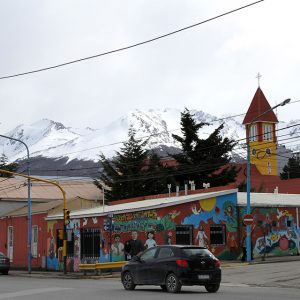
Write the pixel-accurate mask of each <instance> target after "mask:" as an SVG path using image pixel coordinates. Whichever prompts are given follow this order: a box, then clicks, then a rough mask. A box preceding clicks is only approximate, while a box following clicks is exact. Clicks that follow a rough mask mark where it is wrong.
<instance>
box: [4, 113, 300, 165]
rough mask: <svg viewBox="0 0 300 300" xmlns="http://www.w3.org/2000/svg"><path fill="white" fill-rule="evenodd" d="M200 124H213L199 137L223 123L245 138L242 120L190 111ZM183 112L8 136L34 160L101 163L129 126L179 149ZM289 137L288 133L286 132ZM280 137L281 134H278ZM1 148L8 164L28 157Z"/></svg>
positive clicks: (20, 129) (37, 125) (50, 124)
mask: <svg viewBox="0 0 300 300" xmlns="http://www.w3.org/2000/svg"><path fill="white" fill-rule="evenodd" d="M191 112H192V113H193V114H194V115H195V119H196V121H197V122H200V121H203V122H207V123H209V124H211V125H210V126H204V127H203V128H202V129H201V130H200V132H199V134H200V136H202V137H206V136H208V135H209V134H210V133H211V132H212V131H213V130H214V129H215V128H216V127H218V126H219V125H220V124H222V123H224V124H225V125H224V128H223V131H222V134H223V135H224V136H227V137H230V138H233V139H235V140H239V139H243V138H244V137H245V130H244V127H243V125H242V120H243V116H238V117H229V116H226V115H225V116H222V117H221V118H217V117H216V116H213V115H210V114H207V113H204V112H202V111H196V110H195V111H191ZM180 113H181V111H180V110H177V109H172V108H167V109H164V110H149V111H141V110H135V111H132V112H129V113H128V114H127V115H126V116H123V117H121V118H119V119H117V120H115V121H113V122H112V123H110V124H109V125H107V126H105V127H104V128H102V129H92V128H89V127H87V128H84V129H80V128H71V127H65V126H64V125H63V124H61V123H59V122H54V121H52V120H48V119H43V120H39V121H37V122H34V123H32V124H30V125H27V124H22V125H19V126H17V127H16V128H15V129H13V130H11V131H9V132H8V133H6V134H5V135H7V136H10V137H13V138H17V139H21V140H22V141H24V142H25V143H26V144H27V145H28V147H29V150H30V155H31V157H38V156H42V157H46V158H54V159H61V158H68V161H72V160H74V159H78V160H92V161H98V156H99V153H100V152H102V153H104V154H105V155H106V156H108V157H112V156H113V155H114V154H115V151H116V150H119V148H120V146H122V141H126V140H127V133H128V128H129V126H133V128H135V129H136V130H137V136H138V137H142V138H145V139H146V138H147V139H148V145H149V148H159V147H160V145H164V146H167V147H177V146H178V145H177V144H176V143H175V142H174V139H173V138H172V134H177V135H180ZM298 123H300V120H298V121H291V122H289V123H284V122H283V123H280V124H279V125H280V126H279V127H280V128H283V127H286V126H289V125H293V124H298ZM299 131H300V126H297V127H292V128H290V130H289V131H288V134H290V135H293V136H299V133H298V132H299ZM284 133H285V134H287V132H286V131H284ZM278 135H279V134H278ZM0 147H1V150H2V153H4V154H5V155H6V156H7V157H8V158H9V161H15V160H17V159H22V158H25V157H26V150H25V149H24V146H23V145H21V144H20V143H18V142H15V141H12V140H7V139H3V138H0ZM235 154H236V155H241V156H243V154H244V151H243V150H241V149H240V150H237V152H236V153H235Z"/></svg>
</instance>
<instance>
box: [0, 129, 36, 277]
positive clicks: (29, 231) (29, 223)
mask: <svg viewBox="0 0 300 300" xmlns="http://www.w3.org/2000/svg"><path fill="white" fill-rule="evenodd" d="M0 137H3V138H6V139H10V140H13V141H16V142H19V143H21V144H23V145H24V146H25V148H26V151H27V176H28V177H27V185H28V200H27V207H28V212H27V228H28V232H27V253H28V273H29V274H30V273H31V210H30V209H31V199H30V186H31V184H30V156H29V149H28V146H27V145H26V144H25V143H24V142H23V141H21V140H19V139H15V138H12V137H10V136H6V135H2V134H0Z"/></svg>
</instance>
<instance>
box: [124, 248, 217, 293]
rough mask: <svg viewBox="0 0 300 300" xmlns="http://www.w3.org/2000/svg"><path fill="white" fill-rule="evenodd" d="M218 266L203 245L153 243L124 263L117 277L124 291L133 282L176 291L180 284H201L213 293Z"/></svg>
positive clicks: (178, 289)
mask: <svg viewBox="0 0 300 300" xmlns="http://www.w3.org/2000/svg"><path fill="white" fill-rule="evenodd" d="M220 266H221V263H220V261H219V260H218V259H217V258H216V257H215V256H214V255H213V254H212V253H211V252H210V251H209V250H208V249H206V248H203V247H195V246H183V245H182V246H181V245H172V246H169V245H168V246H157V247H153V248H150V249H147V250H146V251H144V252H143V253H142V254H141V255H139V256H134V257H133V259H132V260H131V261H129V262H128V263H126V264H125V265H124V266H123V268H122V274H121V280H122V284H123V286H124V288H125V289H126V290H133V289H134V288H135V287H136V285H158V286H160V287H161V288H162V289H163V290H166V291H168V292H170V293H178V292H180V290H181V287H182V285H203V286H205V288H206V290H207V291H208V292H210V293H215V292H217V291H218V289H219V287H220V282H221V267H220Z"/></svg>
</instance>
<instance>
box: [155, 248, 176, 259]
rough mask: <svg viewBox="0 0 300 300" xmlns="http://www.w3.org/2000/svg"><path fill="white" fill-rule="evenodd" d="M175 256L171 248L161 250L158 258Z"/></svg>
mask: <svg viewBox="0 0 300 300" xmlns="http://www.w3.org/2000/svg"><path fill="white" fill-rule="evenodd" d="M171 256H174V253H173V251H172V249H171V248H160V250H159V252H158V256H157V258H165V257H171Z"/></svg>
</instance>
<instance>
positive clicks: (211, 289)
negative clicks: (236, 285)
mask: <svg viewBox="0 0 300 300" xmlns="http://www.w3.org/2000/svg"><path fill="white" fill-rule="evenodd" d="M205 288H206V290H207V291H208V292H209V293H216V292H217V291H218V290H219V288H220V283H215V284H206V285H205Z"/></svg>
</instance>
